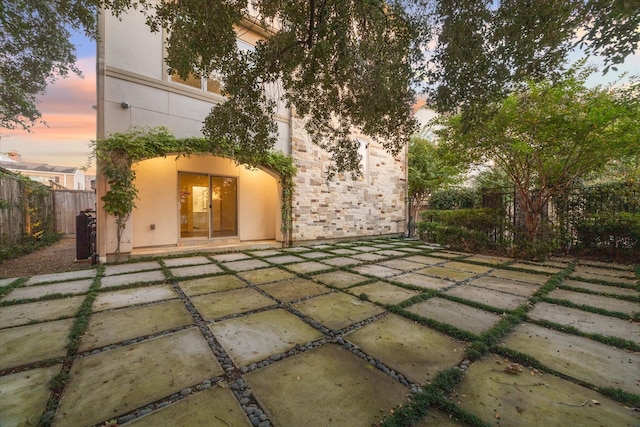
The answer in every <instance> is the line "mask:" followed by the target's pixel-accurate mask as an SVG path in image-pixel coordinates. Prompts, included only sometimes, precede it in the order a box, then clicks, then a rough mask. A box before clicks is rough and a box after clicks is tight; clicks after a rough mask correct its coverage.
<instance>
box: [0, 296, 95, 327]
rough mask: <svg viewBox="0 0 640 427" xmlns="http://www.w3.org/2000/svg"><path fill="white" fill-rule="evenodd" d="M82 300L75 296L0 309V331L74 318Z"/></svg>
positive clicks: (83, 297) (80, 297) (81, 297)
mask: <svg viewBox="0 0 640 427" xmlns="http://www.w3.org/2000/svg"><path fill="white" fill-rule="evenodd" d="M84 299H85V296H77V297H70V298H61V299H57V300H48V301H40V302H32V303H29V304H16V305H8V306H5V307H0V329H2V328H8V327H10V326H19V325H26V324H27V323H31V322H43V321H45V320H55V319H60V318H63V317H72V316H75V315H76V312H77V311H78V309H79V308H80V305H82V302H83V301H84Z"/></svg>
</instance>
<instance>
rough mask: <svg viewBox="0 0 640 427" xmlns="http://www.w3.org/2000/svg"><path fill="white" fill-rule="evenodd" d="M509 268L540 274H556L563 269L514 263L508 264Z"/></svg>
mask: <svg viewBox="0 0 640 427" xmlns="http://www.w3.org/2000/svg"><path fill="white" fill-rule="evenodd" d="M509 267H515V268H522V269H523V270H531V271H539V272H541V273H548V274H557V273H559V272H561V271H562V270H563V269H564V267H554V266H550V265H540V264H533V263H524V262H516V263H513V264H509Z"/></svg>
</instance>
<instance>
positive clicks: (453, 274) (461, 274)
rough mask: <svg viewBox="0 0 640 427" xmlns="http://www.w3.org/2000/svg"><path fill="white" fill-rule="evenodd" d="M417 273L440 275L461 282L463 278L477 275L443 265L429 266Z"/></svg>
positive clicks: (439, 276) (441, 277)
mask: <svg viewBox="0 0 640 427" xmlns="http://www.w3.org/2000/svg"><path fill="white" fill-rule="evenodd" d="M416 273H419V274H424V275H425V276H432V277H438V278H440V279H446V280H451V281H453V282H461V281H463V280H467V279H470V278H471V277H473V276H475V275H476V273H469V272H468V271H460V270H452V269H450V268H445V267H442V266H434V267H427V268H423V269H421V270H418V271H416Z"/></svg>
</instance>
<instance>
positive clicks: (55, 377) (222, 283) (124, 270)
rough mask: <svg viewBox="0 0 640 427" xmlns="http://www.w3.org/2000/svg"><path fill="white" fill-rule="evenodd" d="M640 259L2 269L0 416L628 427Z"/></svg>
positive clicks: (336, 259)
mask: <svg viewBox="0 0 640 427" xmlns="http://www.w3.org/2000/svg"><path fill="white" fill-rule="evenodd" d="M636 268H638V266H629V265H616V264H600V263H589V262H582V261H579V260H573V259H563V258H554V259H551V260H549V261H548V262H546V263H545V262H536V263H533V262H525V261H520V260H512V259H507V258H499V257H490V256H482V255H472V254H465V253H459V252H451V251H448V250H445V249H443V248H440V247H438V246H435V245H431V244H425V243H423V242H419V241H413V240H401V239H373V240H366V241H358V242H348V243H335V244H331V243H325V244H322V245H309V246H307V247H294V248H290V249H281V250H277V249H265V250H248V251H243V252H237V253H228V254H219V253H218V254H208V253H198V254H195V255H185V254H181V255H175V256H169V255H167V256H165V257H158V258H153V259H150V258H147V259H143V260H140V261H137V262H130V263H126V264H118V265H115V264H112V265H106V266H99V267H97V268H93V269H88V270H81V271H74V272H69V273H60V274H48V275H42V276H32V277H22V278H5V279H0V343H1V344H0V426H2V427H9V426H33V425H37V424H38V422H43V423H44V425H53V426H61V427H64V426H73V427H76V426H110V425H111V426H115V425H123V424H124V425H131V426H154V427H155V426H165V425H166V426H256V427H269V426H286V427H289V426H292V427H296V426H305V427H313V426H323V427H324V426H327V425H336V426H347V427H355V426H363V427H364V426H372V425H378V424H380V423H381V422H383V421H385V420H386V422H387V423H389V424H388V425H415V426H430V425H434V426H447V425H449V426H461V425H500V426H545V427H548V426H563V427H564V426H570V425H580V426H636V427H637V426H639V425H640V412H639V411H638V404H639V403H640V323H639V321H638V320H639V319H640V280H639V279H640V277H638V276H637V275H636V274H637V272H638V271H640V270H636ZM446 378H456V380H455V381H453V382H452V383H447V382H446V381H444V379H446ZM443 381H444V382H443ZM439 384H447V385H446V386H442V385H439ZM438 387H441V389H438ZM416 408H418V409H417V410H416ZM425 410H426V411H425ZM411 411H413V412H411ZM407 420H410V421H407Z"/></svg>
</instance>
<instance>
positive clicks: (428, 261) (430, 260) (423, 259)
mask: <svg viewBox="0 0 640 427" xmlns="http://www.w3.org/2000/svg"><path fill="white" fill-rule="evenodd" d="M404 259H405V260H407V261H412V262H417V263H420V264H425V265H434V264H440V263H444V262H447V260H446V259H442V258H434V257H431V256H426V255H413V256H410V257H407V258H404Z"/></svg>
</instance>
